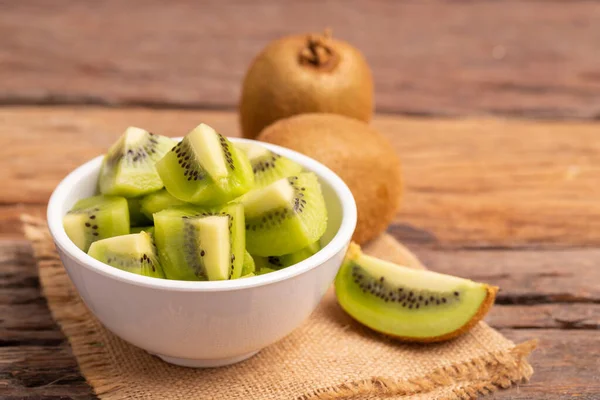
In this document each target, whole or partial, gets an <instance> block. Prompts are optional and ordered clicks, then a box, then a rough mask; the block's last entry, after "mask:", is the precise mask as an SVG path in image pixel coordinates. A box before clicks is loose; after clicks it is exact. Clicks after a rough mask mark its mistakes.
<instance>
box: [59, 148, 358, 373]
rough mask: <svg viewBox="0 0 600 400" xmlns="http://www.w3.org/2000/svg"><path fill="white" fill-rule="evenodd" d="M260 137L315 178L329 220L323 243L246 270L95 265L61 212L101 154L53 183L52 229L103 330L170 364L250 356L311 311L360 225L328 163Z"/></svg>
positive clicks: (87, 192)
mask: <svg viewBox="0 0 600 400" xmlns="http://www.w3.org/2000/svg"><path fill="white" fill-rule="evenodd" d="M232 141H234V142H238V141H239V142H244V141H246V142H252V141H249V140H244V139H232ZM261 145H264V146H266V147H268V148H269V149H270V150H272V151H274V152H276V153H279V154H281V155H283V156H285V157H288V158H290V159H292V160H294V161H295V162H297V163H299V164H301V165H302V166H303V167H304V168H305V169H306V170H308V171H312V172H314V173H315V174H316V175H317V176H318V177H319V180H320V182H321V186H322V188H323V194H324V196H325V202H326V205H327V211H328V215H329V218H328V226H327V231H326V233H325V235H324V236H323V239H322V244H323V245H324V246H323V249H322V250H321V251H319V252H318V253H317V254H315V255H314V256H312V257H310V258H308V259H306V260H304V261H302V262H300V263H298V264H296V265H294V266H291V267H289V268H285V269H283V270H280V271H276V272H272V273H269V274H265V275H260V276H256V277H251V278H244V279H238V280H232V281H216V282H187V281H175V280H166V279H157V278H150V277H146V276H141V275H136V274H133V273H130V272H126V271H122V270H119V269H117V268H113V267H111V266H109V265H106V264H104V263H101V262H100V261H97V260H95V259H93V258H92V257H90V256H88V255H87V254H86V253H85V252H83V251H82V250H80V249H79V248H78V247H77V246H75V244H73V242H71V240H70V239H69V237H68V236H67V234H66V233H65V230H64V229H63V225H62V219H63V216H64V215H65V214H66V213H67V211H68V210H69V209H70V208H71V207H72V206H73V204H74V203H75V202H76V201H77V200H79V199H82V198H84V197H88V196H91V195H93V194H94V193H95V191H96V182H97V178H98V173H99V170H100V163H101V160H102V157H97V158H95V159H93V160H91V161H89V162H87V163H86V164H84V165H82V166H80V167H79V168H77V169H76V170H75V171H73V172H71V173H70V174H69V175H68V176H67V177H66V178H65V179H64V180H63V181H62V182H61V183H60V184H59V185H58V187H57V188H56V190H55V191H54V193H53V194H52V197H51V198H50V202H49V204H48V225H49V228H50V233H51V234H52V237H53V238H54V242H55V244H56V248H57V249H58V253H59V254H60V258H61V260H62V262H63V264H64V266H65V269H66V270H67V273H68V274H69V277H70V278H71V281H72V282H73V284H74V285H75V287H76V288H77V291H78V292H79V295H80V296H81V298H82V299H83V300H84V301H85V304H86V305H87V306H88V308H89V309H90V310H91V311H92V313H94V315H95V316H96V317H97V318H98V319H99V320H100V321H101V322H102V323H103V324H104V326H105V327H106V328H108V329H109V330H110V331H112V332H113V333H114V334H116V335H117V336H119V337H120V338H122V339H124V340H126V341H128V342H129V343H131V344H133V345H135V346H138V347H140V348H142V349H144V350H146V351H148V352H150V353H152V354H155V355H157V356H159V357H160V358H162V359H163V360H165V361H167V362H170V363H173V364H178V365H183V366H190V367H217V366H222V365H228V364H232V363H235V362H238V361H242V360H244V359H246V358H248V357H251V356H252V355H254V354H255V353H257V352H258V351H260V350H261V349H262V348H264V347H266V346H268V345H270V344H272V343H275V342H276V341H278V340H279V339H281V338H283V337H284V336H286V335H288V334H289V333H290V332H292V331H293V330H294V329H295V328H297V327H298V326H299V325H300V324H301V323H302V322H303V321H304V320H306V318H308V316H309V315H310V314H311V313H312V312H313V310H314V309H315V307H316V306H317V304H318V303H319V301H320V300H321V298H322V296H323V294H325V291H326V290H327V288H328V287H329V286H330V285H331V283H332V282H333V279H334V277H335V275H336V273H337V271H338V268H339V267H340V265H341V262H342V259H343V257H344V254H345V252H346V249H347V246H348V244H349V242H350V238H351V237H352V233H353V232H354V228H355V226H356V204H355V202H354V198H353V197H352V194H351V193H350V190H349V189H348V187H347V186H346V185H345V184H344V182H343V181H342V180H341V179H340V178H339V177H338V176H337V175H336V174H335V173H333V172H332V171H331V170H330V169H328V168H327V167H325V166H324V165H322V164H320V163H319V162H317V161H315V160H313V159H311V158H309V157H306V156H304V155H302V154H299V153H297V152H295V151H292V150H289V149H285V148H282V147H279V146H274V145H267V144H263V143H261Z"/></svg>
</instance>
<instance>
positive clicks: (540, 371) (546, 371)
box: [489, 329, 600, 400]
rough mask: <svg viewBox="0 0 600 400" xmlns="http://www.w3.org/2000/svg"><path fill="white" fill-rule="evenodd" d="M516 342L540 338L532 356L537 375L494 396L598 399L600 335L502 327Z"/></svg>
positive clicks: (514, 399)
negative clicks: (523, 383) (524, 383)
mask: <svg viewBox="0 0 600 400" xmlns="http://www.w3.org/2000/svg"><path fill="white" fill-rule="evenodd" d="M501 332H502V333H503V334H504V335H506V337H508V338H509V339H511V340H513V341H515V342H522V341H525V340H529V339H533V338H538V339H539V341H540V343H539V346H538V349H537V350H536V351H534V352H533V353H532V355H531V359H530V361H531V363H532V365H534V366H535V374H534V375H533V377H532V378H531V381H530V382H529V383H527V384H526V385H520V386H518V387H516V388H513V389H511V390H507V391H500V392H497V393H495V394H493V395H491V396H490V397H489V398H490V399H495V400H499V399H503V400H504V399H506V400H532V399H541V400H559V399H560V400H564V399H578V400H579V399H581V400H597V399H598V398H599V395H598V393H600V376H599V375H598V371H599V370H600V364H599V360H600V335H598V334H597V333H595V334H592V335H590V334H589V332H586V331H568V332H565V331H561V330H529V329H523V330H502V331H501Z"/></svg>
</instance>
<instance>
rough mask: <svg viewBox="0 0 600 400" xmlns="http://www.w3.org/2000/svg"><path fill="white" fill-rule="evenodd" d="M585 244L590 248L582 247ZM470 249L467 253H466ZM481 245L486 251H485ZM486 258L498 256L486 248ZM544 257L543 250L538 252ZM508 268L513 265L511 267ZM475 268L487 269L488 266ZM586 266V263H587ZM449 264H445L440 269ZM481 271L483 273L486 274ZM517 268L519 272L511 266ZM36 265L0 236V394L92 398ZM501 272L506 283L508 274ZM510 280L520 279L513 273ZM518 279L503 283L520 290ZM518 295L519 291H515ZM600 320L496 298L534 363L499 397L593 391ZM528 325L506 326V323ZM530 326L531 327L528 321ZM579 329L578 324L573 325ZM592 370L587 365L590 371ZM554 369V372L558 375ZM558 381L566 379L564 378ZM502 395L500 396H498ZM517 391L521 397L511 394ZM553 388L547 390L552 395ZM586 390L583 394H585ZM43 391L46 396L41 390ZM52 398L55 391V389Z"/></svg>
mask: <svg viewBox="0 0 600 400" xmlns="http://www.w3.org/2000/svg"><path fill="white" fill-rule="evenodd" d="M582 251H591V250H582ZM417 252H418V253H419V255H420V256H421V257H422V258H423V259H424V260H426V261H427V262H429V263H430V264H431V265H434V266H436V267H437V268H438V269H439V270H446V271H447V270H448V269H450V268H453V270H454V272H453V273H457V274H461V275H465V276H472V277H475V276H477V277H480V278H486V277H488V278H489V277H493V276H494V274H496V273H497V271H498V270H504V272H505V273H506V274H508V275H511V274H514V273H516V272H515V271H516V270H518V269H520V265H519V264H518V263H513V262H512V260H513V259H512V258H511V257H513V256H514V257H515V259H520V258H521V257H520V256H517V255H514V254H513V253H518V252H515V251H505V252H506V253H510V254H511V255H512V256H510V257H508V258H506V259H505V260H504V261H503V262H505V264H503V263H499V264H497V265H495V266H494V265H492V266H489V267H486V268H481V267H478V266H477V265H478V263H477V260H480V259H481V257H483V255H482V254H481V253H484V252H483V251H481V250H466V251H461V252H456V251H445V252H446V253H448V255H447V256H443V254H442V253H443V252H444V250H438V251H437V252H436V251H433V250H431V249H429V248H424V249H417ZM563 252H564V253H566V252H569V257H567V256H566V255H565V258H573V259H575V260H578V259H589V255H581V254H576V250H568V251H563ZM453 253H458V254H459V255H460V258H461V259H463V260H467V262H464V263H463V262H460V263H456V264H455V265H454V264H453V263H452V262H448V263H444V262H441V261H440V260H445V259H449V260H452V259H453V258H457V256H456V254H453ZM471 253H474V255H473V256H469V254H471ZM488 253H491V252H490V251H488ZM540 253H542V254H546V253H548V254H547V257H546V258H547V259H555V260H556V261H555V264H552V263H548V262H546V261H544V262H540V261H539V260H538V258H536V257H533V258H531V257H529V258H531V260H528V256H527V255H525V256H524V258H525V261H526V262H528V264H529V265H530V266H532V267H531V271H532V273H531V277H530V279H531V280H536V279H544V276H541V277H538V276H537V275H536V273H537V271H541V270H543V269H547V270H548V271H550V272H551V271H553V268H554V267H556V266H561V265H564V264H562V263H561V256H560V254H558V255H557V254H554V253H558V252H544V251H540ZM489 258H490V259H498V258H499V257H498V256H497V255H495V254H492V256H491V257H489ZM541 258H543V257H541ZM585 267H586V266H585V265H579V266H578V265H568V270H571V271H574V273H581V270H582V269H584V268H585ZM511 268H513V269H512V270H511ZM482 269H489V270H490V271H489V272H486V271H483V272H482ZM588 269H589V268H588ZM447 272H451V271H447ZM485 274H487V275H485ZM517 275H518V274H517ZM36 276H37V273H36V270H35V265H34V262H33V257H32V255H31V248H30V246H29V244H28V243H27V242H26V241H25V240H11V241H9V240H2V241H0V282H1V283H2V284H1V285H0V316H1V318H0V397H2V398H15V399H16V398H19V399H23V398H26V399H37V398H41V397H42V396H68V397H66V398H72V399H84V398H86V399H87V398H92V397H91V396H92V395H91V392H90V391H89V390H90V389H89V388H88V387H87V386H86V385H85V383H84V382H83V378H82V377H81V376H80V374H79V372H78V371H77V369H76V364H75V361H74V359H73V358H72V357H71V356H70V353H69V350H68V347H66V344H65V342H64V337H63V336H62V333H61V332H60V331H59V330H58V327H57V326H56V325H55V324H54V323H53V321H52V320H51V318H50V317H49V314H48V310H47V307H46V304H45V301H44V299H43V298H42V297H41V294H40V293H39V287H38V285H37V282H36ZM581 277H582V279H583V282H584V283H582V284H585V281H586V280H593V281H595V282H597V281H598V279H597V278H594V277H590V276H583V275H581ZM499 279H505V280H506V282H505V283H506V284H509V283H510V282H511V281H510V279H507V278H503V277H500V278H499ZM555 279H556V281H555V285H556V286H564V285H565V283H563V282H562V281H561V279H563V278H562V277H561V276H557V277H556V278H555ZM517 284H518V285H521V284H522V283H521V282H520V281H518V280H517ZM518 290H519V288H518V287H511V288H510V289H509V290H507V292H508V293H510V292H517V293H519V291H518ZM517 299H518V297H517ZM599 320H600V305H599V304H592V303H590V304H581V303H577V304H535V305H528V306H524V305H518V306H515V305H499V306H496V307H494V308H493V309H492V312H491V313H490V315H489V316H488V321H489V322H490V323H491V324H492V326H495V327H497V328H500V329H501V330H502V332H503V333H504V334H505V335H507V336H508V337H509V338H511V339H512V340H515V341H517V342H521V341H524V340H528V339H531V338H535V337H539V338H540V340H541V344H540V349H539V350H538V351H536V352H535V353H534V356H533V362H534V366H535V368H536V374H535V375H534V378H533V381H532V383H531V385H523V386H520V387H519V388H517V389H512V390H510V391H507V392H501V393H499V394H497V395H495V396H499V397H496V398H498V399H501V398H502V399H504V398H506V399H521V398H522V399H533V398H540V399H541V398H543V399H551V400H552V399H559V398H562V397H560V396H557V395H555V394H554V393H558V394H560V395H561V396H562V395H566V394H579V395H581V396H583V397H580V398H589V399H592V398H593V397H590V396H597V394H598V393H599V391H600V388H599V387H598V386H597V385H596V382H597V381H595V380H594V376H595V375H593V373H594V372H593V371H595V370H594V368H596V369H597V364H596V363H597V359H598V351H600V343H599V336H598V333H597V332H598V321H599ZM508 327H510V328H528V329H506V328H508ZM531 328H534V329H531ZM547 328H563V329H565V328H566V329H572V330H568V331H567V330H552V329H547ZM575 329H579V330H575ZM590 371H592V372H590ZM558 377H560V379H558ZM565 382H568V384H567V383H565ZM502 396H504V397H502ZM511 396H520V397H511ZM552 396H554V397H552ZM585 396H588V397H585ZM44 398H47V397H44ZM57 398H58V397H57Z"/></svg>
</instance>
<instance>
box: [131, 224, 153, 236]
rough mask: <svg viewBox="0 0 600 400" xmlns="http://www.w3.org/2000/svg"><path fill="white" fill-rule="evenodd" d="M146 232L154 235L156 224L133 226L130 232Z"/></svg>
mask: <svg viewBox="0 0 600 400" xmlns="http://www.w3.org/2000/svg"><path fill="white" fill-rule="evenodd" d="M140 232H146V233H147V234H149V235H154V226H132V227H131V229H130V230H129V233H140Z"/></svg>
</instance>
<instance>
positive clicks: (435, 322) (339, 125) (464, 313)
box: [239, 31, 497, 342]
mask: <svg viewBox="0 0 600 400" xmlns="http://www.w3.org/2000/svg"><path fill="white" fill-rule="evenodd" d="M373 87H374V85H373V76H372V73H371V70H370V68H369V65H368V63H367V61H366V59H365V57H364V56H363V55H362V54H361V52H360V51H359V50H358V49H356V48H355V47H353V46H352V45H350V44H349V43H346V42H344V41H341V40H336V39H334V38H332V37H331V32H329V31H326V32H325V33H324V34H305V35H295V36H288V37H284V38H281V39H279V40H275V41H273V42H271V43H270V44H268V45H267V46H266V48H265V49H264V50H263V51H262V52H261V53H260V54H258V56H257V57H256V58H255V59H254V61H253V63H252V65H251V66H250V68H249V70H248V72H247V74H246V77H245V79H244V83H243V87H242V95H241V99H240V107H239V112H240V126H241V131H242V134H243V136H245V137H247V138H251V139H254V138H257V139H259V140H261V141H265V142H269V143H274V144H277V145H280V146H283V147H288V148H291V149H293V150H296V151H299V152H300V153H304V154H306V155H308V156H310V157H312V158H314V159H316V160H317V161H320V162H321V163H323V164H325V165H327V166H328V167H329V168H331V169H332V170H333V171H335V172H336V173H337V174H338V175H339V176H340V177H341V178H342V179H343V180H344V181H345V182H346V184H347V185H348V187H349V188H350V190H351V191H352V193H353V195H354V198H355V200H356V204H357V209H358V222H357V227H356V231H355V232H354V235H353V240H354V241H355V242H356V243H358V244H363V243H367V242H368V241H370V240H372V239H374V238H376V237H377V236H378V235H380V234H381V233H382V232H384V231H385V230H386V229H387V227H388V225H389V224H390V223H391V222H392V221H393V219H394V218H395V217H396V215H397V213H398V210H399V205H400V198H401V194H402V180H401V173H400V161H399V159H398V155H397V154H396V152H395V151H394V148H393V146H392V145H391V143H390V142H389V141H388V140H387V139H386V138H385V137H384V136H383V135H382V134H381V133H380V132H378V131H377V130H376V129H374V128H373V127H372V126H370V125H369V122H370V121H371V117H372V115H373V104H374V91H373ZM335 288H336V294H337V298H338V302H339V303H340V305H341V306H342V308H343V309H344V310H345V311H347V312H348V314H350V315H351V316H352V317H353V318H355V319H356V320H357V321H359V322H361V323H362V324H364V325H366V326H368V327H370V328H372V329H374V330H376V331H380V332H383V333H385V334H387V335H390V336H394V337H398V338H401V339H404V340H409V341H416V342H433V341H441V340H447V339H451V338H453V337H456V336H458V335H460V334H462V333H464V332H466V331H468V330H469V329H470V328H471V327H473V326H474V325H475V324H476V323H477V322H478V321H479V320H480V319H481V318H482V317H483V316H484V315H485V314H486V313H487V312H488V310H489V309H490V307H491V306H492V305H493V303H494V299H495V294H496V291H497V288H495V287H491V286H488V285H485V284H481V283H475V282H472V281H469V280H465V279H460V278H455V277H451V276H446V275H440V274H436V273H433V272H429V271H415V270H412V269H409V268H406V267H402V266H399V265H394V264H391V263H388V262H385V261H383V260H377V259H375V258H373V257H369V256H367V255H364V254H363V253H362V252H361V251H360V247H359V246H358V245H357V244H352V245H351V248H350V251H349V252H348V255H347V256H346V260H345V261H344V263H343V265H342V267H341V269H340V271H339V273H338V276H337V278H336V282H335Z"/></svg>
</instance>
